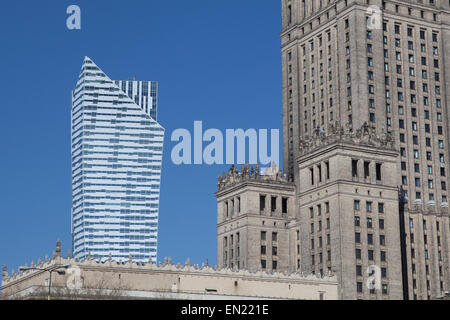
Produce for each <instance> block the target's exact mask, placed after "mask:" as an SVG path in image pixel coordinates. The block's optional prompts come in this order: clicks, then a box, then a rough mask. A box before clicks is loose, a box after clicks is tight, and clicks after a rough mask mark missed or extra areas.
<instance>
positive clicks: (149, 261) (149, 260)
mask: <svg viewBox="0 0 450 320" xmlns="http://www.w3.org/2000/svg"><path fill="white" fill-rule="evenodd" d="M148 263H150V264H153V257H152V256H150V257H149V258H148Z"/></svg>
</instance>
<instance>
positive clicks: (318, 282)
mask: <svg viewBox="0 0 450 320" xmlns="http://www.w3.org/2000/svg"><path fill="white" fill-rule="evenodd" d="M61 266H66V267H67V268H64V267H61ZM31 267H33V268H37V269H41V270H28V271H20V272H17V273H14V271H13V273H12V274H8V272H7V271H6V268H4V269H3V275H2V284H1V293H2V295H1V298H3V299H47V296H48V284H49V274H50V273H49V272H48V271H49V270H54V271H56V270H64V271H65V274H63V275H60V274H57V273H56V272H53V273H52V286H51V290H52V293H51V298H52V299H189V300H190V299H196V300H217V299H225V300H236V299H296V300H297V299H306V300H319V299H323V300H335V299H337V298H338V295H337V281H336V278H335V277H322V278H318V277H315V276H311V275H310V276H303V275H301V274H295V273H291V274H286V273H285V274H284V273H278V272H275V273H270V274H269V273H266V272H249V271H244V270H241V271H237V270H231V269H229V268H220V269H219V268H213V267H211V266H208V265H202V266H198V265H190V263H189V262H188V261H187V262H186V264H184V265H180V264H177V265H175V264H172V263H171V262H170V259H166V260H165V261H164V263H163V264H161V263H160V264H159V265H157V264H156V263H152V262H149V263H147V264H137V263H135V262H132V261H131V260H130V261H128V262H126V263H119V262H116V261H113V260H112V259H109V260H107V261H103V262H100V261H95V260H93V259H90V258H88V259H86V260H84V261H78V260H75V259H72V258H63V257H61V256H60V255H59V254H58V253H56V254H55V255H54V256H53V258H52V259H50V260H48V259H46V261H39V263H38V264H36V265H35V264H32V266H31Z"/></svg>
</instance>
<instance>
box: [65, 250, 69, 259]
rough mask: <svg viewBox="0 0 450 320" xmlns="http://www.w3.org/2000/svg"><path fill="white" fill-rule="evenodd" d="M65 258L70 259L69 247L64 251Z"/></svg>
mask: <svg viewBox="0 0 450 320" xmlns="http://www.w3.org/2000/svg"><path fill="white" fill-rule="evenodd" d="M66 258H67V259H70V250H69V249H67V252H66Z"/></svg>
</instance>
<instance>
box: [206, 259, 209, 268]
mask: <svg viewBox="0 0 450 320" xmlns="http://www.w3.org/2000/svg"><path fill="white" fill-rule="evenodd" d="M206 266H207V267H209V261H208V259H206Z"/></svg>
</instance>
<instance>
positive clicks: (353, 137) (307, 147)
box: [299, 121, 396, 156]
mask: <svg viewBox="0 0 450 320" xmlns="http://www.w3.org/2000/svg"><path fill="white" fill-rule="evenodd" d="M337 143H346V144H352V145H358V146H365V147H372V148H378V149H383V150H391V151H396V149H395V141H394V139H393V138H392V137H391V136H389V135H388V134H387V132H385V133H381V134H380V133H378V132H376V129H375V126H373V125H369V124H367V122H364V124H363V125H362V126H361V128H359V129H357V130H356V131H353V130H352V128H351V126H350V125H349V124H346V125H345V127H344V126H342V125H341V124H340V122H339V121H336V122H335V123H334V124H331V123H330V124H329V125H328V131H327V132H325V130H323V129H322V128H320V127H317V128H315V129H314V130H313V132H312V136H306V137H305V138H304V139H300V142H299V150H300V156H304V155H306V154H309V153H312V152H315V151H317V150H319V149H321V148H323V147H326V146H329V145H332V144H337Z"/></svg>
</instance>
